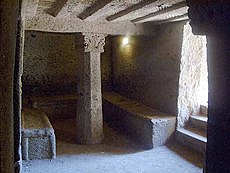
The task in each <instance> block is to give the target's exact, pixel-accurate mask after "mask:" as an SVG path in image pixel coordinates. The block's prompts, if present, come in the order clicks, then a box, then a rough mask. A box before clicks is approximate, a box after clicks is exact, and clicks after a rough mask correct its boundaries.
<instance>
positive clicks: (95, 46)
mask: <svg viewBox="0 0 230 173" xmlns="http://www.w3.org/2000/svg"><path fill="white" fill-rule="evenodd" d="M82 35H83V36H84V45H85V52H100V53H102V52H104V46H105V37H106V36H107V35H106V34H95V33H82Z"/></svg>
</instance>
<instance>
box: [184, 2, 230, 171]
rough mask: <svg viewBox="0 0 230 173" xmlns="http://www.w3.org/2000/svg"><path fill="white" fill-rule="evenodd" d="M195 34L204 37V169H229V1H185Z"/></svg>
mask: <svg viewBox="0 0 230 173" xmlns="http://www.w3.org/2000/svg"><path fill="white" fill-rule="evenodd" d="M187 2H188V5H189V7H190V8H189V17H190V19H191V26H192V28H193V32H194V33H195V34H205V35H206V36H207V49H208V73H209V74H208V75H209V77H208V84H209V101H208V107H209V108H208V130H207V137H208V140H207V149H206V162H205V168H204V172H207V173H229V172H230V22H229V21H230V2H229V1H228V0H219V1H214V0H199V1H198V0H187Z"/></svg>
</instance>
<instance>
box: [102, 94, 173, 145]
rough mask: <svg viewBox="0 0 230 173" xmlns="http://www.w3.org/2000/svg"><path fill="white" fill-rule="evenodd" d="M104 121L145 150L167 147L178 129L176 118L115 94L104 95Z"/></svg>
mask: <svg viewBox="0 0 230 173" xmlns="http://www.w3.org/2000/svg"><path fill="white" fill-rule="evenodd" d="M103 112H104V119H105V121H107V122H108V123H109V124H110V125H112V126H113V127H115V128H117V129H119V130H121V131H123V132H124V133H126V134H128V135H129V136H131V138H132V140H133V141H135V142H137V143H138V144H139V145H141V146H142V147H143V148H145V149H151V148H154V147H157V146H162V145H165V144H166V143H167V142H168V141H169V140H170V138H171V137H172V135H173V133H174V131H175V129H176V117H173V116H170V115H168V114H164V113H161V112H159V111H157V110H155V109H152V108H149V107H147V106H145V105H143V104H140V103H138V102H135V101H132V100H130V99H127V98H125V97H123V96H121V95H119V94H118V93H115V92H106V93H103Z"/></svg>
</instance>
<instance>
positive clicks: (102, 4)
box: [78, 0, 112, 20]
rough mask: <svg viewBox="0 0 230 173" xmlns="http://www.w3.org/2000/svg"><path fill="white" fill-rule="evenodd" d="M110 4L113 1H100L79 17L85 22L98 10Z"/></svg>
mask: <svg viewBox="0 0 230 173" xmlns="http://www.w3.org/2000/svg"><path fill="white" fill-rule="evenodd" d="M110 2H112V0H98V1H96V2H95V3H94V4H93V5H91V6H90V7H88V8H87V9H86V10H85V11H83V12H82V13H81V14H79V15H78V17H79V18H80V19H81V20H85V19H86V18H88V17H89V16H92V15H93V14H94V13H96V12H97V11H98V10H100V9H102V8H103V7H105V6H106V5H107V4H109V3H110Z"/></svg>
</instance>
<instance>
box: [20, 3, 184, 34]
mask: <svg viewBox="0 0 230 173" xmlns="http://www.w3.org/2000/svg"><path fill="white" fill-rule="evenodd" d="M187 10H188V7H187V4H186V2H185V1H184V0H24V3H23V12H25V13H24V14H25V17H26V29H30V30H41V31H54V32H55V31H56V32H77V31H79V32H82V31H86V32H91V31H92V30H95V31H96V32H106V33H111V34H116V33H117V34H120V33H123V32H125V30H127V31H128V32H130V33H133V32H136V33H137V32H141V30H142V26H149V25H150V24H151V25H152V24H159V23H165V22H172V21H178V20H186V19H188V17H187ZM115 28H117V29H115Z"/></svg>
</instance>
